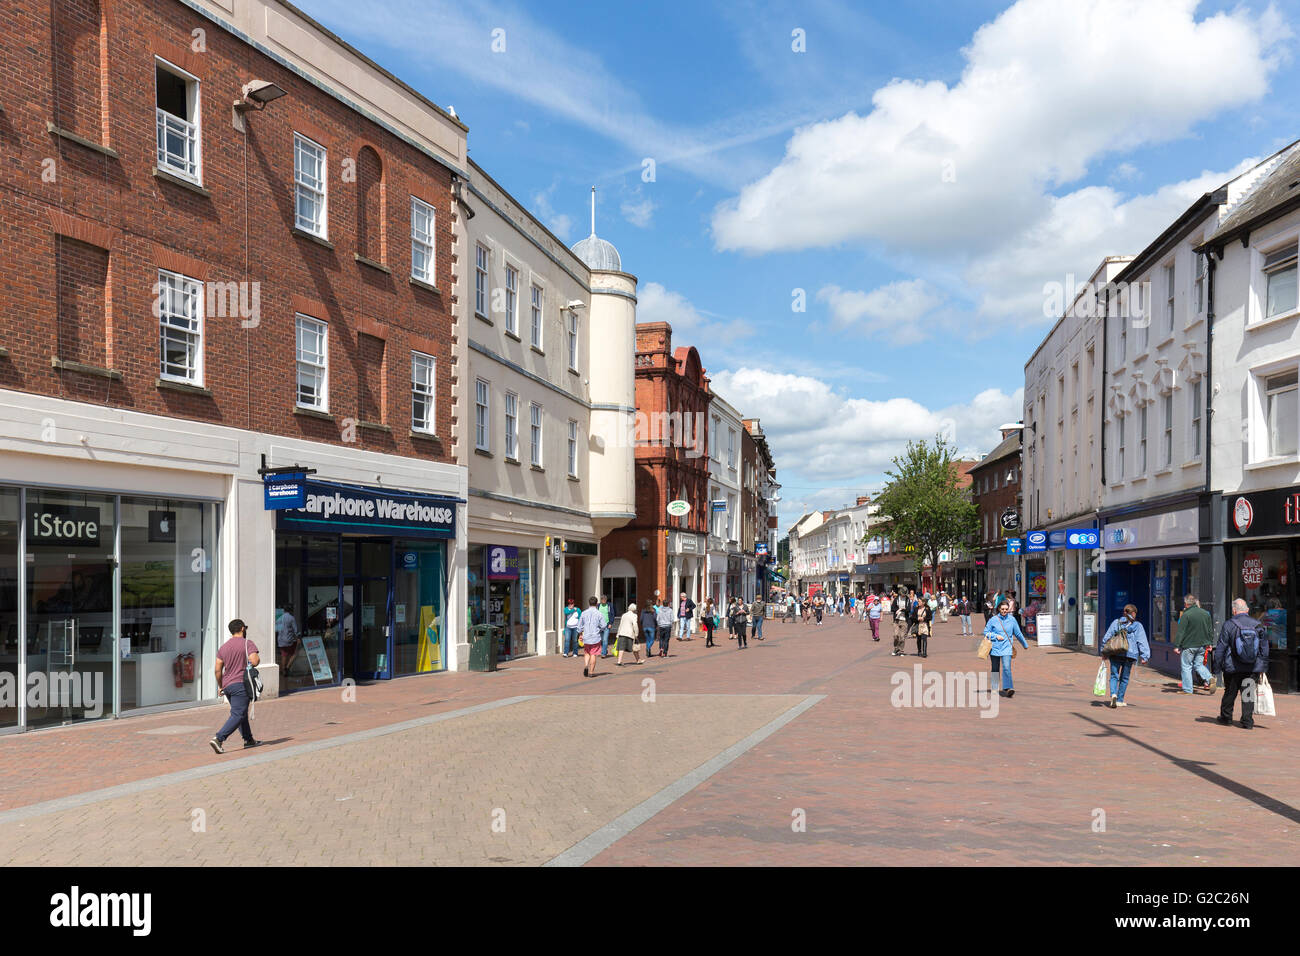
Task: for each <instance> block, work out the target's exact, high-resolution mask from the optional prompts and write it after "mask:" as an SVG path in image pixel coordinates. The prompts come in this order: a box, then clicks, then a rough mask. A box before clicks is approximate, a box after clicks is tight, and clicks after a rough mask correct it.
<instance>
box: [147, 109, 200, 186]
mask: <svg viewBox="0 0 1300 956" xmlns="http://www.w3.org/2000/svg"><path fill="white" fill-rule="evenodd" d="M156 112H157V115H158V168H159V169H165V170H166V171H167V172H169V173H175V174H176V175H177V176H184V177H185V178H186V179H193V180H194V181H196V182H197V181H198V178H199V128H198V126H197V125H196V124H194V123H191V122H189V121H188V120H183V119H181V118H180V117H179V116H174V115H172V114H171V113H168V112H167V111H166V110H164V109H156Z"/></svg>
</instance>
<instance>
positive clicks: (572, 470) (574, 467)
mask: <svg viewBox="0 0 1300 956" xmlns="http://www.w3.org/2000/svg"><path fill="white" fill-rule="evenodd" d="M569 477H570V478H577V477H578V423H577V422H576V421H574V420H573V419H572V418H570V419H569Z"/></svg>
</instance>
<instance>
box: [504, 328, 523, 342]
mask: <svg viewBox="0 0 1300 956" xmlns="http://www.w3.org/2000/svg"><path fill="white" fill-rule="evenodd" d="M506 338H508V339H514V340H515V341H516V342H522V341H523V339H521V338H520V337H519V336H518V334H516V333H514V332H511V331H510V330H509V329H506Z"/></svg>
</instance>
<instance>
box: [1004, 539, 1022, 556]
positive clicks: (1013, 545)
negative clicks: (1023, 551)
mask: <svg viewBox="0 0 1300 956" xmlns="http://www.w3.org/2000/svg"><path fill="white" fill-rule="evenodd" d="M1019 553H1020V539H1019V538H1007V554H1019Z"/></svg>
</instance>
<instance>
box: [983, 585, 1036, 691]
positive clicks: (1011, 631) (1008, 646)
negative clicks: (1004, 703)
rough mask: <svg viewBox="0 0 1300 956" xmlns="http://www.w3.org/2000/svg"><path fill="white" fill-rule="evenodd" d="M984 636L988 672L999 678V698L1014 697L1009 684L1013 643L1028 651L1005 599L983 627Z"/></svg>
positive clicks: (1025, 641) (1013, 653)
mask: <svg viewBox="0 0 1300 956" xmlns="http://www.w3.org/2000/svg"><path fill="white" fill-rule="evenodd" d="M984 636H985V637H987V638H988V639H989V644H990V645H991V646H990V648H989V670H991V671H992V672H993V673H994V674H998V675H999V676H1000V683H1001V687H1000V688H999V690H998V696H999V697H1014V696H1015V695H1016V689H1015V686H1014V685H1013V684H1012V682H1011V658H1012V657H1013V656H1014V655H1015V643H1014V642H1015V641H1019V642H1020V646H1021V647H1023V648H1024V649H1025V650H1029V642H1028V641H1027V640H1025V635H1024V632H1022V631H1021V630H1020V625H1019V624H1017V623H1016V619H1015V618H1014V617H1012V616H1011V602H1009V601H1007V600H1006V599H1005V598H1004V599H1003V600H1001V601H1000V602H998V613H997V615H996V616H995V617H992V618H990V619H989V622H988V623H987V624H985V625H984Z"/></svg>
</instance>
